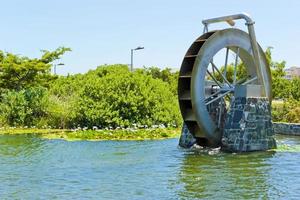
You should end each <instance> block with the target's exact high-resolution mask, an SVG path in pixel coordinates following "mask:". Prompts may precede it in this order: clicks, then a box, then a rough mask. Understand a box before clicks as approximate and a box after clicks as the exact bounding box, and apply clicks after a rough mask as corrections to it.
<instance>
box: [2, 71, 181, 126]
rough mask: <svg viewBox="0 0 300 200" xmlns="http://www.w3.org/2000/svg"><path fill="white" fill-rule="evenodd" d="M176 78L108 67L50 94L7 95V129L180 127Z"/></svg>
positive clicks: (61, 81) (38, 90) (65, 80)
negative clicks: (26, 127) (162, 125)
mask: <svg viewBox="0 0 300 200" xmlns="http://www.w3.org/2000/svg"><path fill="white" fill-rule="evenodd" d="M158 72H159V70H158ZM173 76H174V77H173ZM175 76H177V74H173V73H171V72H170V73H168V74H167V75H165V76H164V77H155V78H154V77H153V75H152V74H151V73H149V70H148V69H143V70H138V71H136V72H130V71H129V70H128V67H127V66H126V65H111V66H106V65H105V66H100V67H98V68H97V69H96V70H91V71H89V72H88V73H86V74H83V75H69V76H66V77H64V76H60V77H56V80H54V81H52V82H50V83H49V88H46V87H43V86H39V87H28V88H25V89H22V90H5V92H4V93H2V96H1V102H0V113H1V124H2V125H9V126H38V127H45V126H51V127H55V128H76V127H78V126H80V127H89V128H92V127H93V126H97V127H102V128H103V127H113V128H116V127H129V126H133V125H136V126H138V125H147V126H151V125H158V124H164V125H165V126H171V125H176V126H177V125H179V124H180V123H181V117H180V114H179V108H178V102H177V96H176V92H175V91H174V88H176V84H177V83H175V82H174V80H175V79H176V77H175ZM174 84H175V85H174Z"/></svg>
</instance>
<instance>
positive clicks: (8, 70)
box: [0, 47, 71, 91]
mask: <svg viewBox="0 0 300 200" xmlns="http://www.w3.org/2000/svg"><path fill="white" fill-rule="evenodd" d="M67 51H71V49H70V48H65V47H60V48H58V49H56V50H55V51H52V52H50V51H46V50H43V51H42V52H43V55H42V57H41V58H33V59H30V58H28V57H22V56H19V55H15V54H12V53H4V52H3V51H0V88H1V89H9V90H17V91H20V90H22V89H25V88H30V87H34V86H45V87H48V86H49V81H50V80H53V78H54V76H52V75H51V74H50V71H51V66H52V62H53V61H55V60H57V59H59V58H60V57H61V56H62V55H63V54H64V53H65V52H67Z"/></svg>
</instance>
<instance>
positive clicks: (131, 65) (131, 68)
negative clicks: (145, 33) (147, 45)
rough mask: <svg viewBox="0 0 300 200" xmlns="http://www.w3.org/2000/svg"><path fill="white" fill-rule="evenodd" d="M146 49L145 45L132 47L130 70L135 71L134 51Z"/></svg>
mask: <svg viewBox="0 0 300 200" xmlns="http://www.w3.org/2000/svg"><path fill="white" fill-rule="evenodd" d="M142 49H144V47H140V46H138V47H137V48H135V49H131V63H130V71H133V51H138V50H142Z"/></svg>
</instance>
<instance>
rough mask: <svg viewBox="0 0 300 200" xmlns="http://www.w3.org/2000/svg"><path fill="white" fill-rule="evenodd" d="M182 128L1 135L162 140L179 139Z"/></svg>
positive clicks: (34, 131)
mask: <svg viewBox="0 0 300 200" xmlns="http://www.w3.org/2000/svg"><path fill="white" fill-rule="evenodd" d="M180 134H181V128H156V129H119V130H78V131H73V130H69V129H37V128H3V129H0V135H34V136H37V137H40V138H45V139H62V140H67V141H77V140H87V141H106V140H120V141H122V140H123V141H126V140H128V141H129V140H136V141H139V140H162V139H170V138H179V137H180Z"/></svg>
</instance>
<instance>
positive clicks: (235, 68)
mask: <svg viewBox="0 0 300 200" xmlns="http://www.w3.org/2000/svg"><path fill="white" fill-rule="evenodd" d="M239 54H240V48H237V52H236V56H235V63H234V77H233V84H234V85H235V84H236V73H237V65H238V60H239Z"/></svg>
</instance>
